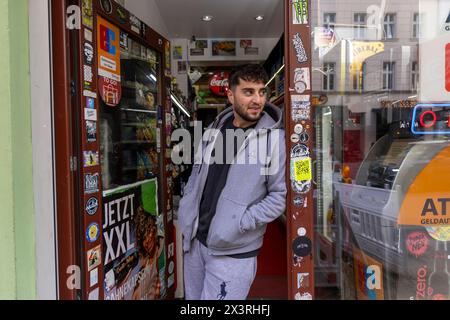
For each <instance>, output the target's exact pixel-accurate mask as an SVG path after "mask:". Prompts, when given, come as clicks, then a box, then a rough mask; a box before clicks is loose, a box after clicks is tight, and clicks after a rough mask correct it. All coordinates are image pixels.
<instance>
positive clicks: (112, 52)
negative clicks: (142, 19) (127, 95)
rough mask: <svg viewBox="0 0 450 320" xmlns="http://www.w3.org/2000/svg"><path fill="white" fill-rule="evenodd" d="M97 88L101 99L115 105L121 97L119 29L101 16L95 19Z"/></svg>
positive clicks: (109, 104) (112, 105)
mask: <svg viewBox="0 0 450 320" xmlns="http://www.w3.org/2000/svg"><path fill="white" fill-rule="evenodd" d="M97 43H98V75H99V82H98V90H99V93H100V96H101V97H102V99H103V101H104V102H105V103H106V104H107V105H108V106H111V107H114V106H117V105H118V104H119V101H120V98H121V95H122V93H121V86H120V80H121V79H120V30H119V28H117V27H116V26H114V25H112V24H111V23H109V22H108V21H106V20H104V19H103V18H101V17H98V19H97Z"/></svg>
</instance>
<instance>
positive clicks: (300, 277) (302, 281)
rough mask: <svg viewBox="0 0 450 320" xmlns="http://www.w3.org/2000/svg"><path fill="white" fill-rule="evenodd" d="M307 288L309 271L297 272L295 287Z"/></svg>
mask: <svg viewBox="0 0 450 320" xmlns="http://www.w3.org/2000/svg"><path fill="white" fill-rule="evenodd" d="M300 288H309V273H297V289H300Z"/></svg>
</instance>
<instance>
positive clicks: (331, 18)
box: [323, 13, 336, 30]
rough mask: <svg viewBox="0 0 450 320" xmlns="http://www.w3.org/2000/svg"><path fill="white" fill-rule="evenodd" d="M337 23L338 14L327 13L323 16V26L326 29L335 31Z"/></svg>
mask: <svg viewBox="0 0 450 320" xmlns="http://www.w3.org/2000/svg"><path fill="white" fill-rule="evenodd" d="M335 23H336V13H325V14H324V15H323V26H324V28H326V29H333V30H334V25H335Z"/></svg>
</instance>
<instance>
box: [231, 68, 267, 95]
mask: <svg viewBox="0 0 450 320" xmlns="http://www.w3.org/2000/svg"><path fill="white" fill-rule="evenodd" d="M241 79H242V80H244V81H248V82H261V83H264V84H266V83H267V81H269V76H268V75H267V72H266V71H265V70H264V68H263V67H262V66H260V65H259V64H245V65H243V66H238V67H236V68H235V69H234V70H233V71H232V72H231V75H230V79H229V86H230V89H231V90H234V89H235V88H236V87H237V86H238V85H239V82H240V80H241Z"/></svg>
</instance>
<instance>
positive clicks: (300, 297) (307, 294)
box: [295, 292, 312, 300]
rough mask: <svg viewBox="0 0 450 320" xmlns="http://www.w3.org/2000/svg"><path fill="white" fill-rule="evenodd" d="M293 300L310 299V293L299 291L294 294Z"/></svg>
mask: <svg viewBox="0 0 450 320" xmlns="http://www.w3.org/2000/svg"><path fill="white" fill-rule="evenodd" d="M295 300H312V295H311V294H310V293H308V292H306V293H304V294H301V293H300V292H298V293H297V294H296V295H295Z"/></svg>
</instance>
